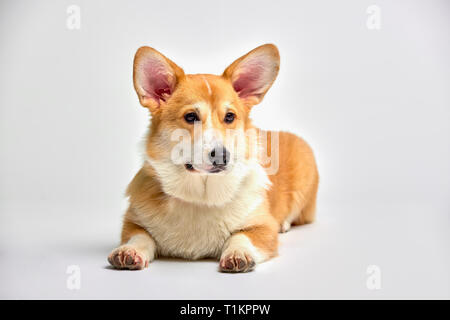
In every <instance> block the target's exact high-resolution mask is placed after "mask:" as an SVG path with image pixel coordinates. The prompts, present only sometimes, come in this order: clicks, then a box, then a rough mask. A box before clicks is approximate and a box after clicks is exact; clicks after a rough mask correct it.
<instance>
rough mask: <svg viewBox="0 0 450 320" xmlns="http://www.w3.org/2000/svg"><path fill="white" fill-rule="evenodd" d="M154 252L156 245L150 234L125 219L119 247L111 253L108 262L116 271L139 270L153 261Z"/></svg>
mask: <svg viewBox="0 0 450 320" xmlns="http://www.w3.org/2000/svg"><path fill="white" fill-rule="evenodd" d="M155 252H156V243H155V241H154V240H153V238H152V237H151V236H150V234H149V233H148V232H147V231H145V230H144V229H143V228H141V227H140V226H138V225H137V224H135V223H133V222H131V221H129V220H127V219H126V218H125V221H124V223H123V228H122V242H121V245H120V246H119V247H118V248H116V249H114V250H113V251H112V252H111V254H110V255H109V256H108V261H109V263H110V264H111V265H112V266H114V267H115V268H118V269H130V270H140V269H144V268H146V267H147V266H148V264H149V262H151V261H152V260H153V259H154V257H155Z"/></svg>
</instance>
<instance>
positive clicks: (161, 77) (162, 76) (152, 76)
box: [142, 59, 173, 101]
mask: <svg viewBox="0 0 450 320" xmlns="http://www.w3.org/2000/svg"><path fill="white" fill-rule="evenodd" d="M143 69H144V70H143V71H144V81H143V82H144V83H142V88H143V89H144V90H145V92H146V93H148V94H149V96H150V97H151V98H153V99H155V100H156V101H159V100H163V101H166V99H167V97H168V96H169V95H170V94H171V93H172V90H173V84H172V83H171V80H172V76H171V74H170V73H169V71H168V70H167V66H166V65H165V64H164V63H162V62H161V61H159V60H157V59H151V60H149V61H147V62H146V63H145V64H144V65H143Z"/></svg>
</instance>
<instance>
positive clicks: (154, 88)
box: [133, 47, 184, 113]
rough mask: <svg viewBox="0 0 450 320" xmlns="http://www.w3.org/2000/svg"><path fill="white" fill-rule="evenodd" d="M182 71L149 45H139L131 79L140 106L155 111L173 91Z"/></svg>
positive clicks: (182, 74)
mask: <svg viewBox="0 0 450 320" xmlns="http://www.w3.org/2000/svg"><path fill="white" fill-rule="evenodd" d="M183 77H184V71H183V69H181V68H180V67H179V66H177V65H176V64H175V63H174V62H172V61H171V60H169V59H168V58H166V57H165V56H163V55H162V54H161V53H159V52H158V51H156V50H155V49H153V48H150V47H141V48H139V49H138V51H137V52H136V55H135V56H134V67H133V81H134V88H135V90H136V92H137V94H138V97H139V102H140V103H141V105H142V106H144V107H146V108H148V109H150V111H151V112H152V113H156V112H158V111H159V110H160V109H161V105H163V104H164V103H165V102H166V101H167V99H168V98H169V97H170V96H171V95H172V93H173V92H174V90H175V88H176V86H177V84H178V83H179V81H180V80H181V79H182V78H183Z"/></svg>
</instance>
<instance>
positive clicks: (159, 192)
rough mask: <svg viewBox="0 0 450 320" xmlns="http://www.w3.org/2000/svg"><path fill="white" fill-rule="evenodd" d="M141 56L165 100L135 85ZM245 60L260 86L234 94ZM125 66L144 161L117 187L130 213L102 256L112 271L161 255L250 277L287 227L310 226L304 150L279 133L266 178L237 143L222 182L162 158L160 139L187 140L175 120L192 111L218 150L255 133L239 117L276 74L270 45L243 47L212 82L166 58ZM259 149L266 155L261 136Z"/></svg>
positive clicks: (311, 195) (309, 170)
mask: <svg viewBox="0 0 450 320" xmlns="http://www.w3.org/2000/svg"><path fill="white" fill-rule="evenodd" d="M146 59H150V60H151V61H157V63H159V61H161V63H160V65H161V68H162V70H165V71H163V72H166V73H167V79H168V81H170V86H172V87H173V88H175V89H174V91H173V92H170V96H169V94H167V96H166V95H162V98H160V99H158V98H156V99H155V98H152V96H151V95H149V93H148V89H146V88H145V83H144V84H142V81H143V80H142V79H143V78H145V76H146V74H145V73H142V70H140V69H139V68H143V67H142V66H145V62H146ZM152 59H153V60H152ZM251 59H254V60H251ZM248 61H251V63H253V65H255V64H256V65H258V64H261V65H263V66H264V68H265V69H264V71H265V72H264V73H263V76H264V77H266V78H267V79H263V80H264V81H263V82H262V83H263V86H261V89H260V92H256V93H255V94H253V95H251V96H247V97H243V96H242V97H241V96H240V95H239V94H238V93H237V92H236V91H235V90H234V88H233V86H232V83H235V82H234V81H236V79H238V78H239V74H240V72H243V71H242V70H241V69H242V68H243V64H242V63H247V62H248ZM255 61H256V62H255ZM251 66H252V65H251ZM134 67H135V69H134V74H135V84H134V85H135V88H136V91H137V93H138V96H139V99H140V102H141V104H142V105H143V106H144V107H147V108H148V109H149V110H150V111H151V114H152V124H151V126H150V129H149V133H148V136H147V144H146V162H145V163H144V165H143V167H142V169H141V170H140V171H139V172H138V173H137V174H136V176H135V177H134V179H133V180H132V182H131V183H130V185H129V187H128V190H127V194H128V196H129V201H130V207H129V209H128V211H127V213H126V215H125V218H124V225H123V231H122V242H121V243H122V245H121V246H120V247H119V248H117V249H115V250H114V251H113V252H112V253H111V255H110V256H109V261H110V263H111V264H112V265H113V266H115V267H118V268H123V269H140V268H143V267H145V266H146V265H147V264H148V262H150V261H151V260H152V259H153V258H154V257H155V255H162V256H174V257H183V258H187V259H199V258H205V257H213V258H217V259H220V264H219V266H220V269H221V271H225V272H245V271H250V270H252V269H253V267H254V266H255V265H256V264H257V263H260V262H263V261H265V260H267V259H269V258H272V257H274V256H275V255H276V254H277V246H278V232H279V231H283V232H284V231H287V229H289V227H290V225H291V223H292V224H303V223H310V222H312V221H313V220H314V217H315V201H316V194H317V188H318V172H317V168H316V164H315V160H314V156H313V153H312V150H311V148H310V147H309V146H308V145H307V144H306V142H305V141H303V140H302V139H300V138H298V137H296V136H295V135H293V134H290V133H286V132H280V133H279V169H278V171H277V172H276V173H275V174H273V175H267V173H266V172H265V169H264V168H266V170H267V168H268V165H266V166H263V165H262V163H261V162H260V160H261V159H260V158H259V157H258V156H257V155H255V154H254V153H252V152H251V149H252V148H253V147H254V146H256V145H257V143H255V141H252V140H251V139H246V140H245V141H246V142H245V143H244V144H243V145H242V146H240V147H242V148H241V149H242V150H241V151H242V155H241V156H239V152H236V153H237V154H238V156H237V159H238V160H237V162H236V169H235V168H234V167H233V168H232V169H230V170H231V171H230V173H228V175H224V176H220V175H206V176H202V175H200V174H199V173H192V172H188V171H187V170H186V169H185V168H184V167H183V166H175V165H173V164H172V163H170V162H169V161H168V158H169V152H170V150H172V148H173V147H174V145H175V142H174V141H171V140H170V139H169V138H168V135H169V134H170V133H171V132H173V131H174V130H176V129H179V128H182V129H185V130H188V131H189V132H190V133H191V136H193V133H194V132H193V126H192V124H189V123H187V122H186V121H185V120H184V115H185V114H186V113H188V112H198V113H199V116H200V120H201V121H202V128H203V129H205V130H208V129H211V128H214V129H215V130H217V132H218V135H219V136H220V139H221V141H223V144H224V146H227V147H228V144H231V143H232V142H231V141H227V139H228V138H227V137H226V131H227V129H234V130H237V132H244V131H246V130H248V129H256V128H254V126H253V125H252V122H251V120H250V117H249V114H250V110H251V108H252V106H253V105H255V104H257V103H259V102H260V101H261V100H262V98H263V96H264V95H265V93H266V92H267V90H268V89H269V88H270V86H271V85H272V83H273V81H274V80H275V77H276V75H277V73H278V68H279V55H278V50H277V49H276V47H275V46H273V45H265V46H261V47H258V48H256V49H254V50H252V51H251V52H249V53H248V54H246V55H245V56H243V57H241V58H239V59H238V60H236V61H235V62H234V63H233V64H231V65H230V66H229V67H228V68H227V69H226V70H225V72H224V74H223V75H222V76H215V75H208V74H201V75H185V74H184V71H183V70H182V69H181V68H180V67H178V66H177V65H176V64H174V63H173V62H172V61H171V60H169V59H167V58H165V57H164V56H163V55H161V54H160V53H159V52H157V51H156V50H154V49H152V48H148V47H143V48H140V49H139V50H138V52H137V53H136V58H135V63H134ZM244 71H245V70H244ZM230 111H231V112H233V113H234V114H235V115H236V119H235V121H234V122H233V123H231V124H227V123H225V122H224V121H223V119H224V116H225V114H226V113H227V112H230ZM270 134H274V133H270ZM192 143H195V141H194V139H193V138H192ZM240 147H238V151H239V150H240V149H239V148H240ZM262 147H263V149H264V150H266V151H267V150H271V145H270V139H268V144H267V145H263V146H262Z"/></svg>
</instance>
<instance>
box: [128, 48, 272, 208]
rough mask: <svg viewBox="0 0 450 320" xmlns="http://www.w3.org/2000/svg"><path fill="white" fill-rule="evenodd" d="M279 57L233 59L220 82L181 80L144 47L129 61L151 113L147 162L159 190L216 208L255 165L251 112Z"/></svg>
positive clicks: (268, 51)
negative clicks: (158, 182) (159, 187)
mask: <svg viewBox="0 0 450 320" xmlns="http://www.w3.org/2000/svg"><path fill="white" fill-rule="evenodd" d="M279 63H280V58H279V54H278V50H277V48H276V47H275V46H274V45H271V44H266V45H263V46H260V47H258V48H256V49H254V50H252V51H250V52H249V53H247V54H246V55H244V56H242V57H241V58H239V59H237V60H236V61H234V62H233V63H232V64H231V65H230V66H229V67H228V68H226V70H225V71H224V73H223V74H222V75H221V76H216V75H209V74H193V75H188V74H185V73H184V71H183V69H181V68H180V67H179V66H177V65H176V64H175V63H174V62H172V61H171V60H169V59H168V58H166V57H165V56H163V55H162V54H161V53H159V52H158V51H156V50H155V49H153V48H150V47H142V48H140V49H139V50H138V51H137V53H136V56H135V60H134V87H135V89H136V92H137V94H138V97H139V101H140V103H141V104H142V106H144V107H146V108H148V109H149V110H150V112H151V115H152V125H151V127H150V130H149V135H148V138H147V144H146V156H147V159H148V162H149V164H150V165H151V166H152V167H153V169H154V170H155V171H156V173H157V175H158V178H159V180H160V182H161V185H162V187H163V189H164V192H165V193H167V194H170V195H172V196H175V197H177V198H180V199H182V200H185V201H189V202H194V203H198V204H206V205H211V206H221V205H223V204H225V203H227V202H228V201H230V200H231V199H232V198H233V196H234V194H235V192H236V190H237V189H238V186H239V184H240V183H241V181H242V179H243V178H244V177H245V176H246V175H247V174H248V173H249V170H251V168H254V166H257V160H256V145H257V142H256V141H257V139H255V134H256V132H255V131H254V130H252V129H253V127H252V124H251V121H250V118H249V113H250V110H251V107H252V106H254V105H255V104H258V103H259V102H261V100H262V99H263V97H264V95H265V94H266V92H267V91H268V89H269V88H270V87H271V85H272V83H273V82H274V80H275V78H276V76H277V74H278V70H279Z"/></svg>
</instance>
